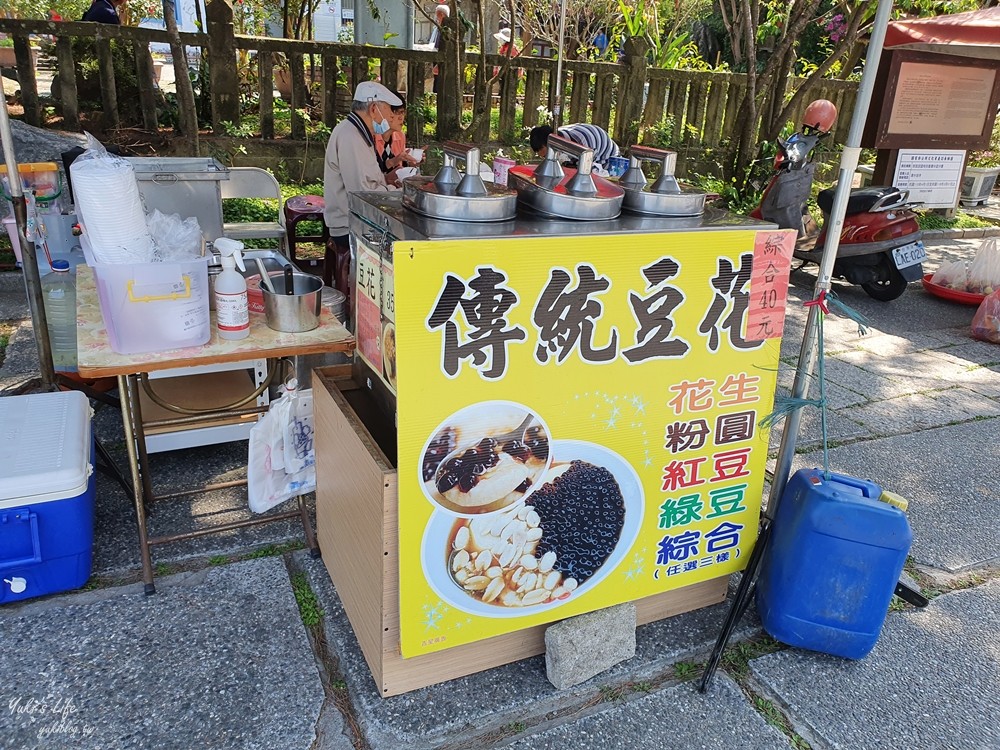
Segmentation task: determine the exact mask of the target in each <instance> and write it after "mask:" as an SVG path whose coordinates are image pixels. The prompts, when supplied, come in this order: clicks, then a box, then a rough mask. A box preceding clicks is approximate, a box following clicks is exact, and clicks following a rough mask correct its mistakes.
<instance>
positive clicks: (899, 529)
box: [756, 469, 913, 659]
mask: <svg viewBox="0 0 1000 750" xmlns="http://www.w3.org/2000/svg"><path fill="white" fill-rule="evenodd" d="M881 496H882V490H881V488H880V487H879V486H878V485H877V484H875V483H874V482H869V481H865V480H863V479H855V478H854V477H848V476H844V475H843V474H834V473H832V472H831V474H830V478H829V479H826V478H825V477H824V476H823V472H822V470H820V469H802V470H800V471H797V472H796V473H795V474H794V475H792V477H791V479H789V481H788V485H787V487H786V488H785V492H784V494H783V495H782V498H781V505H779V506H778V513H777V516H776V517H775V519H774V524H773V526H772V527H771V545H770V547H769V548H768V551H767V554H766V555H765V557H764V561H763V563H762V564H761V571H760V577H759V578H758V579H757V597H756V599H757V611H758V612H759V614H760V619H761V623H762V624H763V625H764V630H766V631H767V632H768V633H770V634H771V635H772V636H773V637H774V638H776V639H777V640H779V641H781V642H782V643H787V644H788V645H790V646H798V647H799V648H806V649H810V650H812V651H821V652H823V653H825V654H833V655H834V656H842V657H845V658H848V659H861V658H863V657H865V656H866V655H867V654H868V652H869V651H871V650H872V648H873V647H874V646H875V642H876V641H877V640H878V637H879V633H880V632H881V630H882V624H883V622H884V621H885V616H886V613H887V612H888V609H889V602H890V601H891V600H892V596H893V593H894V591H895V589H896V582H897V581H899V575H900V573H901V572H902V570H903V564H904V563H905V562H906V555H907V552H909V549H910V542H911V541H912V539H913V534H912V532H911V531H910V524H909V522H908V521H907V520H906V514H905V513H904V512H903V511H902V510H900V509H899V508H897V507H895V506H894V505H891V504H889V503H888V502H883V501H882V500H880V499H879V498H880V497H881Z"/></svg>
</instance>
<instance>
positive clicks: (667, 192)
mask: <svg viewBox="0 0 1000 750" xmlns="http://www.w3.org/2000/svg"><path fill="white" fill-rule="evenodd" d="M644 161H653V162H659V163H660V176H659V177H657V178H656V180H654V181H652V182H650V181H648V180H647V179H646V175H645V173H644V172H643V171H642V162H644ZM676 166H677V153H676V152H675V151H666V150H664V149H659V148H653V147H652V146H632V148H630V149H629V167H628V170H627V171H626V172H625V174H623V175H622V178H621V180H620V181H619V184H620V185H621V186H622V188H624V190H625V199H624V201H623V203H622V207H623V208H624V209H625V210H626V211H630V212H632V213H637V214H642V215H644V216H665V217H673V216H699V215H701V214H702V213H703V212H704V211H705V196H706V194H705V193H702V192H699V191H696V190H685V189H684V188H682V187H681V186H680V185H679V184H678V183H677V179H676V178H675V177H674V170H675V168H676Z"/></svg>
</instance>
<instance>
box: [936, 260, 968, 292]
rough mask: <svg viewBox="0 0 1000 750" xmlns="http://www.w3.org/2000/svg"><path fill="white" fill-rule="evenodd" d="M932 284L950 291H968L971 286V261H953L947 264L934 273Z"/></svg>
mask: <svg viewBox="0 0 1000 750" xmlns="http://www.w3.org/2000/svg"><path fill="white" fill-rule="evenodd" d="M931 283H932V284H937V285H938V286H943V287H947V288H948V289H957V290H959V291H962V292H964V291H966V290H967V288H968V286H969V261H967V260H953V261H951V262H950V263H945V264H944V265H943V266H941V267H940V268H939V269H938V270H937V271H935V272H934V275H933V276H932V277H931Z"/></svg>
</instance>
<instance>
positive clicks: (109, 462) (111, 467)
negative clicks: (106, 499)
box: [94, 438, 135, 503]
mask: <svg viewBox="0 0 1000 750" xmlns="http://www.w3.org/2000/svg"><path fill="white" fill-rule="evenodd" d="M94 451H95V452H96V453H97V457H98V459H100V460H99V462H98V463H97V470H98V471H99V472H101V473H102V474H104V475H105V476H108V477H110V478H111V479H113V480H115V481H116V482H118V484H120V485H121V487H122V489H123V490H125V494H127V495H128V499H129V500H130V501H131V502H133V503H134V502H135V493H133V492H132V487H131V485H130V484H129V483H128V480H127V479H125V476H124V475H123V474H122V472H121V469H119V468H118V464H116V463H115V461H114V459H113V458H111V454H110V453H108V449H107V448H105V447H104V444H103V443H102V442H101V441H100V440H98V439H97V438H94Z"/></svg>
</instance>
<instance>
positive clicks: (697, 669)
mask: <svg viewBox="0 0 1000 750" xmlns="http://www.w3.org/2000/svg"><path fill="white" fill-rule="evenodd" d="M704 668H705V665H704V664H696V663H695V662H690V661H679V662H677V663H676V664H674V677H676V678H677V679H678V680H691V679H694V678H695V677H698V676H699V675H700V674H701V673H702V670H703V669H704Z"/></svg>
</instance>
